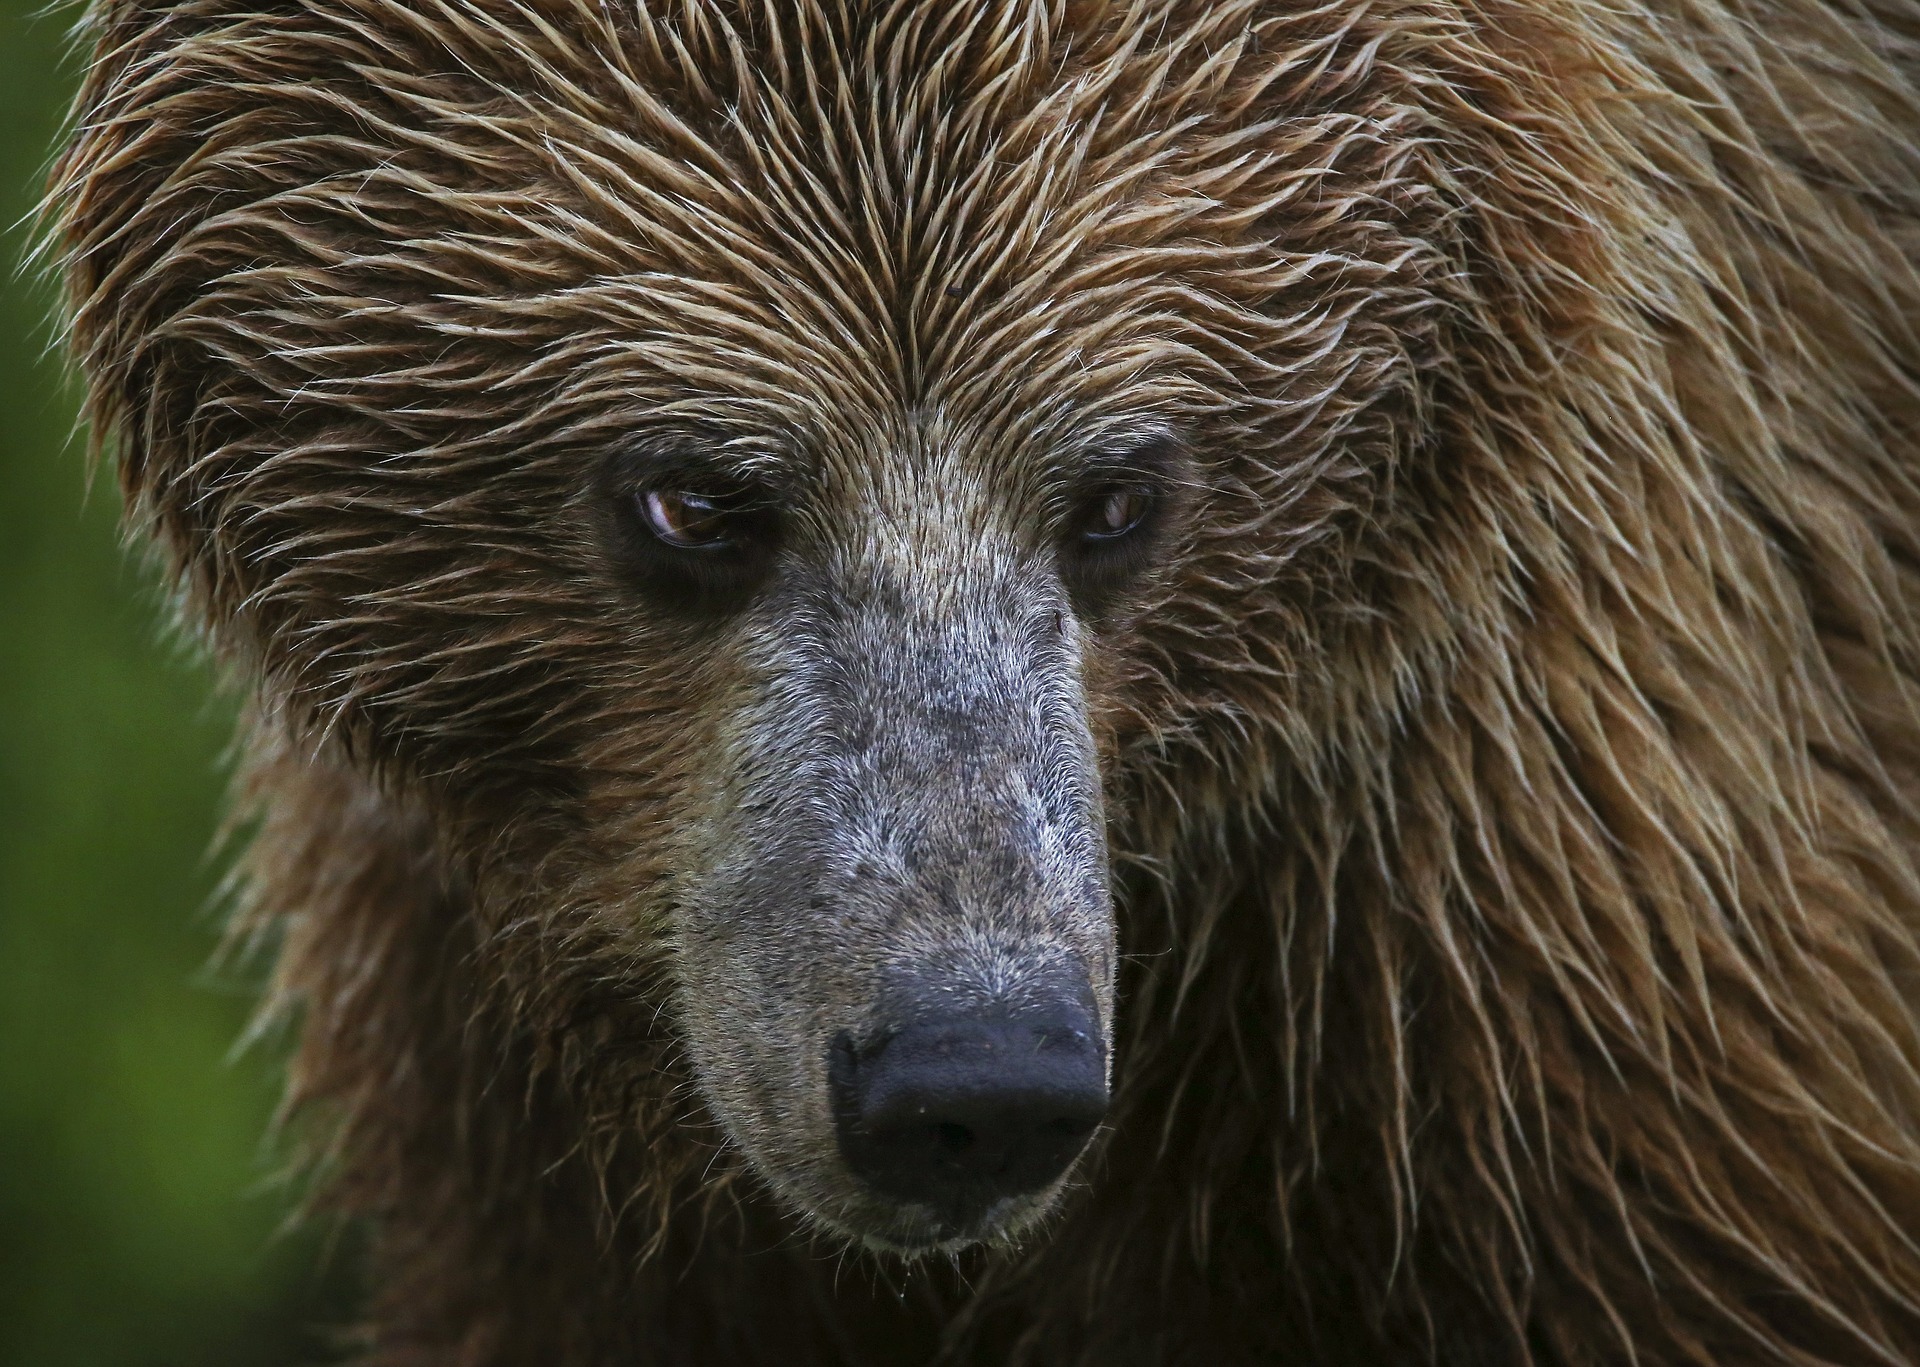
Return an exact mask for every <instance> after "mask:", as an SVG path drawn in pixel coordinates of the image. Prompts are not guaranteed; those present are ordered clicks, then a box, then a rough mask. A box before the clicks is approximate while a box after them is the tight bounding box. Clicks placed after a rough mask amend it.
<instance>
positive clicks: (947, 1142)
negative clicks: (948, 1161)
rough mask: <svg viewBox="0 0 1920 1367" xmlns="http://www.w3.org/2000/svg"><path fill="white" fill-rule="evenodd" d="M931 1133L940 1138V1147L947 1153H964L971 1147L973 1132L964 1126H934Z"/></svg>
mask: <svg viewBox="0 0 1920 1367" xmlns="http://www.w3.org/2000/svg"><path fill="white" fill-rule="evenodd" d="M933 1132H934V1133H935V1134H937V1135H939V1136H940V1147H941V1148H943V1149H945V1150H946V1151H947V1152H948V1153H965V1152H966V1151H967V1150H968V1149H970V1148H972V1147H973V1131H972V1130H970V1129H968V1128H967V1127H966V1126H965V1125H935V1126H934V1127H933Z"/></svg>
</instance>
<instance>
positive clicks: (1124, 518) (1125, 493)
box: [1079, 486, 1153, 544]
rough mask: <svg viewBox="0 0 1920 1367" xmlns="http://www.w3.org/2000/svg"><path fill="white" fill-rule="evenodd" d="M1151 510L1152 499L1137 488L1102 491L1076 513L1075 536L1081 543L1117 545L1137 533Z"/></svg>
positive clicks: (1148, 494)
mask: <svg viewBox="0 0 1920 1367" xmlns="http://www.w3.org/2000/svg"><path fill="white" fill-rule="evenodd" d="M1152 510H1153V495H1152V494H1150V493H1149V492H1148V491H1147V490H1145V489H1141V488H1138V487H1124V486H1119V487H1114V488H1110V489H1102V490H1100V491H1098V492H1097V493H1095V494H1094V495H1093V496H1092V497H1090V498H1089V499H1087V500H1086V502H1085V503H1084V504H1083V505H1082V507H1081V510H1080V525H1079V536H1080V540H1081V541H1083V542H1090V543H1095V544H1097V543H1100V542H1109V541H1118V540H1120V539H1121V538H1122V537H1124V536H1126V535H1128V534H1129V533H1131V532H1134V531H1137V530H1138V529H1139V528H1140V526H1141V524H1142V523H1144V522H1145V521H1146V520H1147V514H1148V513H1150V512H1151V511H1152Z"/></svg>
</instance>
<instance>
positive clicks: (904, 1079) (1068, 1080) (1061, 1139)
mask: <svg viewBox="0 0 1920 1367" xmlns="http://www.w3.org/2000/svg"><path fill="white" fill-rule="evenodd" d="M829 1071H830V1075H831V1080H832V1085H833V1090H834V1109H835V1114H836V1118H837V1122H838V1126H839V1132H840V1150H841V1152H842V1154H844V1155H845V1157H846V1160H847V1163H848V1165H849V1166H850V1167H852V1169H853V1171H854V1172H855V1173H856V1174H858V1175H859V1176H860V1177H861V1178H862V1179H863V1180H864V1181H865V1182H866V1183H867V1184H868V1185H869V1186H871V1187H872V1188H873V1189H874V1190H875V1191H878V1192H879V1193H881V1194H882V1195H884V1196H889V1197H892V1198H894V1199H895V1200H899V1201H911V1202H916V1203H920V1204H924V1205H929V1206H932V1207H933V1208H934V1210H935V1211H936V1212H937V1213H938V1214H939V1215H940V1217H941V1218H942V1219H943V1220H944V1221H946V1222H948V1223H951V1224H955V1225H965V1224H968V1223H971V1222H972V1221H973V1220H974V1219H976V1218H977V1217H978V1216H979V1215H981V1214H982V1213H984V1212H985V1211H986V1210H987V1208H988V1207H990V1206H991V1205H992V1204H993V1203H994V1202H995V1201H998V1200H1001V1199H1002V1198H1005V1197H1008V1196H1018V1195H1021V1194H1022V1193H1025V1192H1033V1191H1039V1190H1041V1189H1042V1188H1044V1187H1046V1186H1047V1185H1048V1184H1049V1183H1051V1182H1052V1181H1053V1180H1054V1179H1055V1178H1057V1177H1059V1176H1060V1174H1061V1173H1063V1172H1065V1171H1066V1170H1067V1167H1068V1165H1070V1164H1071V1163H1072V1162H1073V1160H1074V1159H1075V1158H1077V1157H1078V1156H1079V1154H1080V1150H1081V1149H1083V1148H1085V1147H1086V1143H1087V1139H1088V1138H1089V1137H1090V1136H1091V1135H1092V1134H1093V1131H1094V1128H1095V1127H1096V1126H1097V1125H1099V1123H1100V1117H1101V1116H1103V1115H1105V1114H1106V1110H1107V1078H1106V1066H1105V1060H1104V1050H1103V1048H1102V1046H1101V1042H1100V1037H1099V1033H1098V1027H1097V1026H1096V1025H1095V1024H1094V1021H1093V1018H1092V1017H1091V1015H1089V1014H1088V1013H1087V1012H1085V1011H1084V1010H1082V1009H1081V1008H1079V1007H1078V1006H1073V1007H1068V1008H1066V1009H1064V1010H1061V1011H1057V1012H1054V1013H1050V1014H1048V1015H1046V1016H1042V1017H1023V1018H1006V1017H994V1016H967V1017H959V1018H954V1019H946V1020H935V1021H932V1022H928V1023H924V1024H918V1025H913V1026H909V1027H908V1028H906V1029H904V1030H901V1031H899V1032H898V1033H896V1034H894V1035H892V1036H891V1037H889V1038H887V1039H886V1040H884V1041H883V1042H881V1043H880V1044H879V1045H877V1046H876V1047H873V1048H870V1049H868V1050H865V1051H861V1050H857V1049H856V1048H855V1047H854V1044H853V1040H852V1038H851V1037H850V1036H848V1035H845V1034H842V1035H841V1036H840V1037H839V1038H838V1039H836V1040H835V1041H834V1043H833V1050H832V1057H831V1061H830V1068H829Z"/></svg>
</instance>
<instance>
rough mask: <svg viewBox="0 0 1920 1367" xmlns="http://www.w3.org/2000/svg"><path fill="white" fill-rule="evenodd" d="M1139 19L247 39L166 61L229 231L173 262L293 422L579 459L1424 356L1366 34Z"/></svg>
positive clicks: (1399, 196) (1117, 15)
mask: <svg viewBox="0 0 1920 1367" xmlns="http://www.w3.org/2000/svg"><path fill="white" fill-rule="evenodd" d="M1155 14H1156V15H1157V16H1158V21H1157V22H1156V23H1148V22H1146V19H1147V18H1148V17H1149V16H1146V15H1145V14H1144V12H1140V13H1136V12H1135V11H1133V10H1130V9H1125V8H1122V9H1118V10H1110V9H1108V8H1107V7H1099V6H1088V7H1071V8H1068V9H1066V10H1063V11H1061V12H1059V13H1051V14H1050V13H1048V12H1046V11H1039V10H1031V9H1028V8H1019V9H1017V10H1016V9H1015V8H1011V7H999V6H993V5H982V6H954V5H947V4H894V5H884V6H864V7H862V6H829V5H823V4H815V3H796V4H784V5H778V6H767V7H765V8H764V9H761V10H756V11H753V12H747V11H746V10H745V9H743V8H739V7H735V6H731V5H717V4H706V5H703V4H692V5H686V6H681V7H677V8H676V9H675V10H674V12H673V14H672V15H671V17H665V18H663V17H658V16H651V15H649V14H647V13H646V12H644V11H642V10H638V9H634V10H626V9H622V10H621V11H619V12H618V13H616V12H615V11H614V10H613V9H611V8H607V7H603V6H601V5H599V4H597V3H590V2H587V0H581V2H580V3H573V4H561V5H546V6H540V7H537V8H536V7H531V6H521V5H514V4H509V3H499V2H498V0H493V2H491V3H480V4H472V5H459V6H456V5H450V4H446V5H423V6H405V7H402V6H397V5H391V4H366V3H359V4H355V3H347V2H346V0H326V2H325V3H320V4H316V5H308V6H303V7H301V9H300V10H299V12H298V13H297V14H294V15H290V16H262V15H249V16H246V17H245V18H242V19H236V20H233V21H229V22H226V23H224V24H223V25H221V26H220V27H218V28H215V29H211V30H209V31H206V32H203V33H200V34H196V35H193V36H191V37H189V38H186V39H184V40H183V41H182V44H181V46H180V48H179V49H178V50H177V51H176V53H175V54H174V55H175V57H176V59H178V60H176V62H175V68H176V73H177V71H178V70H180V69H190V71H191V74H192V80H191V83H190V84H188V83H182V84H180V85H179V87H178V88H177V89H176V90H175V92H174V94H173V95H172V96H171V97H170V103H169V105H168V107H169V108H178V109H179V110H180V111H181V112H182V113H183V114H184V115H185V116H187V117H188V119H189V120H190V121H194V122H197V123H199V124H202V125H204V126H205V127H206V128H207V129H208V130H209V136H208V139H207V143H206V146H205V148H204V149H203V151H202V152H201V154H200V155H199V156H198V157H196V158H194V159H193V161H192V162H191V163H190V164H189V165H187V166H183V167H182V168H181V169H180V171H178V172H177V173H176V176H175V182H176V186H177V188H178V189H179V190H180V191H181V192H182V193H183V194H184V193H185V192H186V191H188V190H190V189H191V188H192V187H194V186H198V187H200V188H201V189H202V191H203V192H204V191H207V190H211V191H213V192H214V194H215V197H216V202H217V199H218V197H219V196H220V195H223V194H224V195H225V196H226V197H227V198H228V199H229V200H230V201H233V202H231V204H230V207H226V208H224V209H223V210H222V211H221V212H217V213H207V214H205V215H204V216H203V217H202V218H201V219H200V220H199V221H198V222H197V223H196V224H195V226H194V227H193V228H192V229H190V230H189V232H188V234H187V238H188V241H187V242H186V243H183V244H182V246H183V248H187V249H188V250H187V255H188V256H189V257H190V258H192V259H198V260H200V261H202V262H205V263H208V264H209V265H212V266H214V267H215V269H213V270H210V271H205V274H204V280H203V302H202V303H201V304H200V305H199V306H197V307H196V308H195V309H193V310H191V312H192V313H193V314H194V318H193V320H192V322H191V324H190V329H191V330H195V331H197V332H198V333H199V334H200V336H201V337H202V339H203V340H207V341H211V342H213V343H214V344H215V346H216V348H217V349H218V350H220V351H222V352H223V353H225V354H226V355H228V356H231V357H236V358H246V359H248V360H249V361H250V362H251V364H250V365H249V369H250V372H251V376H252V378H253V379H254V380H255V381H257V382H261V383H264V384H265V385H266V386H267V387H269V388H271V389H275V390H280V391H283V392H285V393H287V394H288V395H289V396H294V395H297V399H295V401H296V402H301V403H304V402H306V401H309V400H313V399H320V398H323V397H324V396H325V395H326V394H327V393H328V392H329V391H330V390H331V391H332V392H334V393H336V394H337V395H338V396H339V397H342V398H348V397H351V398H352V399H354V400H355V401H357V402H359V403H362V404H364V403H366V402H367V401H369V400H376V399H378V398H379V397H380V396H381V395H382V394H385V395H390V396H393V397H396V398H397V397H402V396H404V397H408V398H414V397H415V396H418V395H420V394H423V393H430V394H440V395H447V394H453V393H456V392H458V391H462V390H472V389H473V388H475V387H476V386H486V387H491V388H494V389H503V390H504V389H526V388H528V387H535V388H538V389H540V390H541V391H542V392H544V393H546V394H547V395H548V396H549V399H550V400H551V403H552V405H554V406H556V407H557V409H558V410H560V411H561V412H562V413H565V412H566V411H568V410H571V414H572V416H571V417H564V418H563V421H567V422H584V423H588V424H589V425H590V424H592V423H593V422H594V421H595V420H596V419H595V417H594V415H595V414H596V413H597V414H601V415H605V418H606V420H607V421H609V422H613V423H619V422H622V421H626V418H625V417H624V416H615V415H616V414H618V415H625V414H628V413H630V412H632V411H634V410H635V409H637V408H645V409H646V410H647V411H648V412H650V413H652V414H654V415H656V416H658V417H662V418H668V419H670V418H671V417H673V416H674V411H673V405H674V404H675V403H676V402H682V401H687V402H694V403H697V404H698V405H699V406H700V416H701V417H702V418H705V419H709V420H711V419H714V418H716V417H727V416H734V417H737V418H738V419H739V421H740V425H741V426H742V427H743V428H745V429H764V428H766V427H768V426H776V427H778V426H791V425H793V424H795V423H798V424H801V425H803V426H807V427H809V428H811V429H814V430H816V431H817V430H821V429H831V428H832V427H833V426H835V425H846V424H848V423H850V422H852V421H854V418H852V417H851V416H850V415H859V414H865V415H869V418H871V416H872V415H875V414H885V413H892V412H895V411H897V409H898V407H899V405H900V401H901V399H902V398H903V397H906V398H908V399H910V400H911V401H912V402H914V403H918V404H921V405H929V406H933V407H937V408H939V409H941V410H942V411H947V412H953V413H961V414H970V415H975V417H976V418H977V419H978V420H980V421H985V422H991V421H992V420H993V419H995V418H996V417H1004V416H1005V415H1007V414H1009V413H1012V412H1018V413H1020V414H1021V415H1022V417H1023V419H1024V420H1026V421H1029V422H1031V421H1034V420H1035V419H1036V415H1042V416H1043V415H1045V414H1046V413H1048V412H1056V411H1057V412H1060V413H1070V412H1073V411H1078V410H1081V409H1084V408H1086V407H1087V406H1088V405H1095V406H1098V405H1101V404H1105V405H1108V406H1113V405H1114V404H1115V403H1116V402H1117V400H1116V396H1124V402H1125V405H1126V406H1129V407H1130V408H1131V409H1133V410H1135V411H1137V410H1140V409H1142V408H1147V409H1169V408H1179V407H1181V406H1190V405H1192V404H1203V405H1204V404H1206V403H1208V402H1210V401H1213V399H1212V396H1213V395H1214V394H1215V393H1216V392H1217V391H1219V390H1220V389H1222V388H1236V387H1237V388H1242V389H1244V388H1247V387H1249V386H1252V387H1255V388H1258V389H1262V390H1265V391H1269V392H1270V391H1275V390H1279V391H1289V392H1291V393H1292V395H1293V397H1295V398H1297V399H1299V400H1301V401H1302V402H1305V401H1307V400H1308V399H1310V398H1311V397H1312V396H1313V395H1314V394H1316V393H1323V392H1324V391H1325V390H1326V388H1327V387H1328V385H1329V383H1330V381H1329V379H1328V374H1329V373H1330V371H1331V370H1332V369H1333V368H1334V367H1335V366H1336V364H1337V366H1338V368H1339V369H1341V370H1343V371H1344V372H1345V373H1346V374H1348V375H1351V374H1352V373H1354V371H1355V370H1356V369H1357V370H1359V371H1361V372H1366V371H1367V370H1368V369H1369V365H1368V363H1367V362H1366V361H1365V359H1364V358H1365V356H1366V353H1367V352H1368V350H1369V348H1370V347H1371V348H1373V349H1375V350H1381V349H1384V350H1385V351H1386V352H1392V351H1395V350H1397V347H1396V346H1395V344H1394V343H1393V341H1392V340H1391V339H1390V338H1385V337H1383V336H1378V335H1376V336H1373V337H1371V338H1368V337H1366V336H1363V335H1362V334H1361V333H1360V332H1359V331H1356V330H1353V329H1351V328H1350V326H1349V325H1350V323H1351V321H1352V320H1353V319H1354V317H1355V316H1356V315H1358V314H1360V313H1362V312H1365V311H1373V312H1376V313H1380V314H1382V315H1383V316H1384V315H1387V314H1391V315H1392V316H1393V318H1394V328H1395V329H1397V330H1398V331H1399V332H1400V333H1401V334H1402V335H1403V336H1404V335H1406V334H1407V333H1408V332H1409V331H1411V330H1413V329H1414V328H1415V327H1416V326H1417V319H1418V313H1419V310H1420V309H1421V307H1422V306H1423V304H1422V301H1424V300H1427V299H1429V298H1430V297H1431V295H1432V294H1433V292H1434V287H1435V285H1436V282H1439V281H1442V280H1444V279H1445V278H1446V277H1447V276H1448V275H1449V271H1448V270H1447V268H1446V263H1445V260H1444V255H1445V254H1444V253H1443V252H1441V251H1440V250H1439V249H1438V247H1437V246H1436V243H1435V240H1434V229H1435V227H1436V225H1437V224H1438V223H1439V222H1440V219H1439V218H1438V217H1437V216H1436V214H1435V213H1434V212H1430V210H1431V209H1432V206H1431V205H1429V204H1428V203H1427V200H1428V198H1430V196H1429V195H1427V194H1426V193H1425V192H1424V191H1422V190H1421V189H1420V188H1419V187H1421V186H1423V185H1425V184H1426V182H1427V180H1429V179H1431V177H1424V176H1422V175H1417V174H1412V173H1411V170H1410V168H1412V164H1413V163H1414V162H1415V161H1417V160H1418V159H1419V158H1421V157H1423V156H1425V155H1427V153H1426V151H1425V150H1424V149H1423V148H1422V146H1421V139H1420V138H1418V137H1416V136H1412V130H1413V129H1414V128H1415V127H1416V126H1417V125H1418V123H1419V121H1420V120H1419V117H1418V116H1417V114H1416V113H1415V111H1413V109H1412V108H1411V106H1410V105H1409V104H1408V103H1407V101H1406V99H1405V98H1404V97H1405V94H1406V91H1405V89H1404V86H1405V82H1404V81H1401V80H1397V79H1387V78H1386V77H1384V76H1381V77H1370V76H1365V75H1356V74H1354V73H1353V72H1352V71H1347V72H1344V73H1343V72H1342V71H1341V70H1339V69H1337V68H1336V67H1335V66H1334V65H1333V64H1332V62H1331V60H1330V58H1331V57H1332V55H1333V54H1335V53H1336V52H1337V51H1339V50H1340V49H1341V48H1342V47H1343V46H1353V45H1355V44H1359V43H1361V42H1362V40H1363V39H1365V38H1366V37H1367V35H1365V34H1363V33H1360V32H1357V31H1356V24H1357V23H1358V22H1359V21H1356V20H1355V19H1354V18H1353V17H1352V16H1348V17H1347V18H1346V19H1345V20H1344V21H1343V22H1342V25H1341V26H1339V27H1329V26H1328V25H1327V23H1326V22H1325V21H1324V20H1318V21H1316V20H1313V19H1312V18H1311V17H1309V18H1304V19H1303V18H1301V17H1299V16H1291V17H1287V18H1274V17H1262V16H1261V15H1259V14H1258V12H1257V11H1256V9H1255V7H1253V6H1249V5H1227V6H1197V7H1194V8H1193V10H1192V12H1191V13H1185V12H1183V10H1182V8H1181V7H1178V6H1175V7H1173V8H1172V9H1170V10H1164V11H1163V10H1156V11H1155ZM1384 69H1385V68H1384V67H1383V68H1382V70H1384ZM152 79H154V80H160V79H161V76H160V75H159V74H157V73H156V75H155V76H154V77H153V78H152ZM176 79H178V77H177V74H176ZM1410 187H1411V188H1410ZM202 203H203V204H205V205H206V206H207V207H209V208H211V207H212V204H211V203H209V202H208V201H206V200H203V201H202ZM203 270H204V267H203ZM1336 341H1337V342H1338V343H1339V345H1340V349H1341V356H1342V359H1341V360H1340V361H1339V362H1337V363H1336V362H1332V361H1329V360H1328V356H1329V353H1330V352H1331V351H1332V350H1333V349H1334V343H1335V342H1336ZM1256 357H1258V358H1259V359H1258V360H1256V359H1255V358H1256ZM1356 357H1361V358H1362V359H1361V361H1360V362H1359V363H1358V364H1357V365H1356V364H1355V358H1356ZM1276 361H1278V362H1279V363H1278V364H1276V363H1275V362H1276ZM1373 368H1374V369H1378V368H1379V367H1378V364H1377V363H1376V364H1374V366H1373ZM1227 377H1231V378H1230V379H1228V378H1227ZM413 406H414V408H415V409H416V411H417V415H418V419H419V421H421V422H427V421H431V420H432V418H433V417H434V416H435V415H436V414H440V415H447V414H454V415H457V413H458V412H459V411H460V410H459V406H458V404H457V403H444V404H439V405H435V404H421V403H417V402H416V403H415V404H414V405H413Z"/></svg>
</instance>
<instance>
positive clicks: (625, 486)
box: [599, 450, 783, 616]
mask: <svg viewBox="0 0 1920 1367" xmlns="http://www.w3.org/2000/svg"><path fill="white" fill-rule="evenodd" d="M650 455H651V453H650V452H647V451H645V450H642V451H640V452H639V453H638V454H637V455H636V454H634V453H630V452H623V453H620V454H619V455H618V456H617V457H616V458H615V459H613V460H611V461H609V462H608V463H607V464H606V465H605V467H604V468H603V469H602V471H601V474H600V482H601V489H602V491H603V494H604V497H605V499H606V501H605V502H604V503H602V504H601V505H600V506H601V507H602V508H604V509H606V514H605V515H603V516H601V517H600V518H599V525H600V534H601V545H602V546H603V548H604V550H605V553H606V555H607V556H608V560H609V562H610V565H611V568H612V569H613V570H614V571H615V573H617V574H618V575H619V577H620V579H621V580H622V581H624V583H625V584H626V585H627V586H628V587H629V588H631V589H632V590H633V591H634V592H635V593H637V594H639V595H641V596H642V597H644V598H645V599H646V600H647V601H648V602H649V603H651V604H653V605H655V606H658V607H661V608H667V609H672V610H676V611H685V612H689V613H693V614H695V615H699V616H711V615H715V614H725V613H731V612H733V611H734V610H736V609H738V608H740V607H741V606H743V605H744V604H745V603H746V602H747V600H748V599H749V598H750V597H751V596H752V595H753V593H754V592H755V590H756V589H757V588H758V587H759V585H760V584H761V583H763V582H764V581H765V580H766V578H767V576H768V575H769V574H770V573H771V572H772V570H773V568H774V565H775V564H776V562H777V560H778V558H779V553H780V548H781V542H782V540H783V536H782V531H783V526H782V518H781V516H780V502H779V499H778V498H777V497H776V496H775V493H774V491H773V490H771V489H769V488H766V487H763V486H761V485H758V484H754V483H749V482H746V481H741V480H735V479H732V478H730V477H728V476H726V475H724V474H719V473H715V472H712V471H707V470H700V469H691V468H687V467H686V466H685V465H684V464H681V465H679V466H678V467H677V468H668V469H658V468H655V469H645V468H641V469H635V468H634V466H636V465H640V466H643V467H644V466H645V465H647V464H652V463H654V462H653V461H650V460H649V459H648V457H649V456H650Z"/></svg>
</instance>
